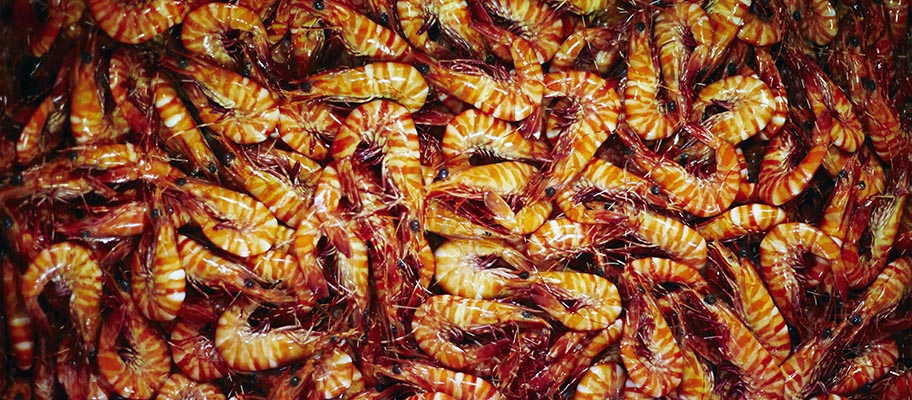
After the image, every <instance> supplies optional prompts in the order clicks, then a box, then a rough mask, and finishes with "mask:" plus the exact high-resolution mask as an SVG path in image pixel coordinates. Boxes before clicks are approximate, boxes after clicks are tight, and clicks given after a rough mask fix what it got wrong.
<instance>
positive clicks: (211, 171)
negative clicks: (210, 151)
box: [206, 162, 218, 174]
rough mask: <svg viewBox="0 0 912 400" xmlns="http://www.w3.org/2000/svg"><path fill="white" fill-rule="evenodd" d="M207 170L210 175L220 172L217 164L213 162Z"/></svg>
mask: <svg viewBox="0 0 912 400" xmlns="http://www.w3.org/2000/svg"><path fill="white" fill-rule="evenodd" d="M206 170H207V171H209V173H210V174H214V173H216V172H218V167H217V166H216V165H215V163H213V162H211V163H209V166H208V167H206Z"/></svg>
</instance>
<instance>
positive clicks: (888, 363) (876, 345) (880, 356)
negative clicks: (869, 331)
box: [829, 337, 899, 395]
mask: <svg viewBox="0 0 912 400" xmlns="http://www.w3.org/2000/svg"><path fill="white" fill-rule="evenodd" d="M898 359H899V345H897V343H896V340H893V338H890V337H886V338H882V339H878V340H874V341H873V342H870V343H867V344H865V345H864V347H863V349H862V350H861V354H859V355H858V356H857V357H852V358H851V359H849V360H846V364H845V365H844V366H842V367H841V368H840V369H839V372H837V373H836V377H837V378H836V380H835V381H834V382H833V384H832V385H830V386H829V390H830V391H831V392H833V393H836V394H843V395H849V394H852V393H854V392H855V391H857V390H858V389H861V387H862V386H864V385H866V384H869V383H871V382H874V381H876V380H878V379H880V377H882V376H884V375H885V374H887V373H888V372H890V370H891V369H892V368H893V365H894V364H896V361H897V360H898Z"/></svg>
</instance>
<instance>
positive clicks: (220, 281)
mask: <svg viewBox="0 0 912 400" xmlns="http://www.w3.org/2000/svg"><path fill="white" fill-rule="evenodd" d="M177 248H178V251H179V253H180V262H181V264H182V265H183V268H184V269H185V270H186V273H187V279H189V280H190V282H192V283H194V284H197V285H202V286H206V287H211V288H219V289H223V290H225V291H227V292H229V293H243V294H245V295H247V296H251V297H253V298H256V299H260V300H263V301H270V302H281V301H282V300H285V299H284V297H285V296H284V293H283V292H281V291H280V290H274V289H270V288H268V287H267V283H266V282H264V281H263V279H262V278H261V277H260V276H259V275H257V274H256V273H255V272H254V271H251V270H250V269H249V268H247V267H246V266H245V265H243V264H240V263H237V262H234V261H231V260H228V259H225V258H223V257H220V256H218V255H217V254H215V253H213V252H212V251H210V250H209V249H207V248H206V247H205V246H203V245H202V244H200V243H199V242H197V241H195V240H193V239H191V238H189V237H187V236H184V235H178V237H177Z"/></svg>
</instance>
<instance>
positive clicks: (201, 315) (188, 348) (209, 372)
mask: <svg viewBox="0 0 912 400" xmlns="http://www.w3.org/2000/svg"><path fill="white" fill-rule="evenodd" d="M218 317H219V316H218V314H217V313H216V312H215V307H213V305H212V304H195V303H191V304H185V305H184V307H183V308H181V311H180V313H179V315H178V318H177V320H176V321H177V322H176V323H175V324H174V328H172V329H171V336H170V337H169V339H168V343H169V344H170V346H171V358H172V360H174V365H176V366H177V368H178V369H179V370H180V371H181V372H183V373H184V374H185V375H186V376H188V377H190V378H192V379H193V380H196V381H199V382H208V381H211V380H215V379H219V378H222V377H224V376H226V375H228V372H229V370H230V369H229V367H228V365H227V364H225V360H223V359H222V356H221V355H219V353H218V351H217V350H216V348H215V343H214V339H213V335H212V331H213V330H214V327H215V325H216V323H217V322H218Z"/></svg>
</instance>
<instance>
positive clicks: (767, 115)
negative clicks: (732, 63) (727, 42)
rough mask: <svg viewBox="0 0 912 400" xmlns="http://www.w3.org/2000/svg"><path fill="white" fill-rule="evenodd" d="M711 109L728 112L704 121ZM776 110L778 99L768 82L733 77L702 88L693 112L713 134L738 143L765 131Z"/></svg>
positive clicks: (754, 78)
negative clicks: (708, 110)
mask: <svg viewBox="0 0 912 400" xmlns="http://www.w3.org/2000/svg"><path fill="white" fill-rule="evenodd" d="M709 106H715V107H722V108H724V109H725V110H726V111H723V112H720V113H717V114H712V115H709V116H708V117H705V119H703V118H704V116H705V114H706V113H707V107H709ZM775 108H776V102H775V98H774V96H773V93H772V92H771V91H770V89H769V87H767V86H766V83H764V82H763V81H762V80H760V79H758V78H756V77H753V76H744V75H733V76H729V77H726V78H723V79H721V80H719V81H716V82H713V83H711V84H709V85H707V86H705V87H704V88H703V89H701V90H700V93H699V94H698V95H697V100H696V101H695V102H694V105H693V113H694V115H695V116H697V118H701V119H703V122H702V123H703V125H704V126H706V128H707V129H709V131H710V132H711V133H712V134H713V135H716V136H718V137H720V138H722V139H723V140H727V141H728V142H730V143H732V144H738V143H740V142H743V141H745V140H747V139H749V138H751V137H752V136H754V135H756V134H758V133H760V132H761V131H763V129H764V128H766V125H767V124H768V123H769V122H770V120H771V119H772V118H773V112H774V110H775Z"/></svg>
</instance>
